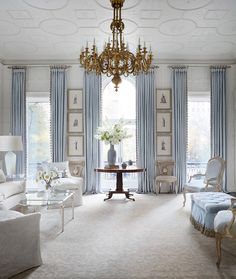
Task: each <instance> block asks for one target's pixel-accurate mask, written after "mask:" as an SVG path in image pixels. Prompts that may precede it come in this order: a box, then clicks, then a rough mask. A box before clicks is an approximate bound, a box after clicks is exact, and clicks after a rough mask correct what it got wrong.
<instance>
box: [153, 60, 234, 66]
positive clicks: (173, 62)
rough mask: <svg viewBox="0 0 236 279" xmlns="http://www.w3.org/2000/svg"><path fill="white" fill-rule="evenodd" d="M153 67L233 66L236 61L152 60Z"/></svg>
mask: <svg viewBox="0 0 236 279" xmlns="http://www.w3.org/2000/svg"><path fill="white" fill-rule="evenodd" d="M153 64H154V65H162V64H168V65H169V64H171V65H186V66H191V65H193V66H194V65H197V66H209V65H234V64H236V59H222V60H221V59H218V60H216V59H206V60H200V59H158V60H156V59H154V61H153Z"/></svg>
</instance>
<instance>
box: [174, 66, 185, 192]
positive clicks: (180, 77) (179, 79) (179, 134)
mask: <svg viewBox="0 0 236 279" xmlns="http://www.w3.org/2000/svg"><path fill="white" fill-rule="evenodd" d="M171 69H172V92H173V126H174V127H173V128H174V129H173V139H174V140H173V157H174V160H175V175H176V176H177V181H178V192H182V189H183V185H184V183H185V182H186V152H187V68H186V67H172V68H171Z"/></svg>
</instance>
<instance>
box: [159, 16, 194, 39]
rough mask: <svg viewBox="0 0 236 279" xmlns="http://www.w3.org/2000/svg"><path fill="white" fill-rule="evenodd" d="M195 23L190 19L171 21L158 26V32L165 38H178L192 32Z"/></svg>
mask: <svg viewBox="0 0 236 279" xmlns="http://www.w3.org/2000/svg"><path fill="white" fill-rule="evenodd" d="M195 28H196V23H195V22H194V21H192V20H190V19H171V20H167V21H164V22H162V23H161V24H160V27H159V30H160V32H161V33H162V34H164V35H167V36H180V35H185V34H188V33H190V32H192V31H193V30H194V29H195Z"/></svg>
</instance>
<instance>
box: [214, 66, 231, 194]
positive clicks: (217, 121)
mask: <svg viewBox="0 0 236 279" xmlns="http://www.w3.org/2000/svg"><path fill="white" fill-rule="evenodd" d="M210 71H211V155H212V156H220V157H221V158H223V159H224V160H225V161H226V155H227V150H226V146H227V143H226V133H227V126H226V123H227V121H226V72H227V68H226V67H224V66H223V67H222V66H214V67H211V68H210ZM226 165H227V164H226ZM225 173H226V170H225ZM226 177H227V176H225V179H224V184H225V190H227V189H226Z"/></svg>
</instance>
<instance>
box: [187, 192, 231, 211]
mask: <svg viewBox="0 0 236 279" xmlns="http://www.w3.org/2000/svg"><path fill="white" fill-rule="evenodd" d="M191 198H192V200H193V201H194V202H195V204H197V205H198V206H199V207H201V208H202V209H203V210H204V211H207V212H211V213H217V212H218V211H220V210H224V209H228V208H229V207H230V205H231V198H232V196H230V195H228V194H225V193H221V192H205V193H196V194H192V196H191Z"/></svg>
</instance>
